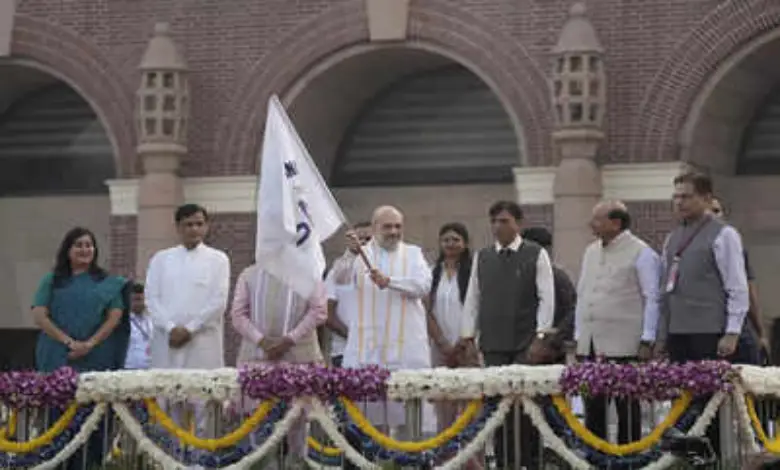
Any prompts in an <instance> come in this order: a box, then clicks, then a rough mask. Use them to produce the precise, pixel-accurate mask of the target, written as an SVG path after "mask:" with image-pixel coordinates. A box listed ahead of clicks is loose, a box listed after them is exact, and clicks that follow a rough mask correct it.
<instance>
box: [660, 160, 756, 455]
mask: <svg viewBox="0 0 780 470" xmlns="http://www.w3.org/2000/svg"><path fill="white" fill-rule="evenodd" d="M711 204H712V180H711V179H710V177H709V176H707V175H704V174H700V173H684V174H682V175H680V176H677V177H676V178H675V179H674V208H675V211H676V213H677V215H678V216H679V219H680V224H679V225H678V226H677V227H676V228H675V229H674V230H672V232H671V233H670V234H669V236H668V237H667V238H666V242H665V243H664V249H663V255H662V257H661V263H662V272H663V274H662V276H661V284H660V290H661V301H660V317H659V322H658V338H657V341H656V352H657V353H659V354H665V353H666V354H668V356H669V358H670V359H671V360H672V361H675V362H684V361H698V360H704V359H718V358H720V359H728V358H730V357H731V356H732V355H733V354H734V352H735V350H736V348H737V341H738V339H739V335H740V332H741V330H742V325H743V323H744V322H745V317H746V316H747V312H748V308H749V306H750V300H749V296H748V283H747V276H746V275H745V258H744V251H743V247H742V240H741V238H740V236H739V233H738V232H737V231H736V230H735V229H734V228H733V227H731V226H730V225H727V224H725V223H724V222H723V221H722V220H718V219H717V218H715V217H713V216H712V214H711V213H710V211H709V210H710V207H711ZM697 401H699V403H698V404H699V406H703V403H705V402H706V398H705V399H704V401H702V399H699V400H697ZM708 437H709V438H710V442H711V443H712V445H713V447H714V448H716V450H717V448H718V447H719V444H720V442H719V441H720V438H719V432H718V423H717V422H713V424H712V425H710V429H709V432H708Z"/></svg>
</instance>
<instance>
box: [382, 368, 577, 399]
mask: <svg viewBox="0 0 780 470" xmlns="http://www.w3.org/2000/svg"><path fill="white" fill-rule="evenodd" d="M564 369H565V366H562V365H554V366H524V365H511V366H501V367H489V368H485V369H483V368H458V369H450V368H445V367H441V368H436V369H414V370H399V371H395V372H393V373H392V374H391V375H390V379H389V380H388V381H387V396H388V398H390V399H392V400H411V399H413V398H426V399H457V400H474V399H480V398H482V397H485V396H490V397H492V396H518V395H524V396H537V395H551V394H556V393H560V385H559V379H560V377H561V374H562V373H563V370H564Z"/></svg>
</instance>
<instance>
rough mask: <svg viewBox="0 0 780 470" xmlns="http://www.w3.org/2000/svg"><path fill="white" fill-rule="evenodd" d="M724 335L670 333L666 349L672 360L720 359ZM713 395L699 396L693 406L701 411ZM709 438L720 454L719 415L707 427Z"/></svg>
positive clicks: (714, 448)
mask: <svg viewBox="0 0 780 470" xmlns="http://www.w3.org/2000/svg"><path fill="white" fill-rule="evenodd" d="M721 336H722V335H720V334H718V333H700V334H671V333H670V334H669V336H668V337H667V338H666V350H667V351H668V353H669V360H671V361H672V362H686V361H704V360H713V359H720V358H719V356H718V341H720V338H721ZM710 398H711V396H704V397H698V398H695V399H694V400H693V402H692V403H691V408H693V409H697V410H698V411H699V412H701V411H703V410H704V407H705V406H707V402H708V401H709V400H710ZM707 439H709V440H710V444H711V445H712V449H713V450H714V451H715V455H718V456H720V420H719V419H718V416H717V415H716V416H715V419H713V420H712V423H711V424H710V427H709V429H707Z"/></svg>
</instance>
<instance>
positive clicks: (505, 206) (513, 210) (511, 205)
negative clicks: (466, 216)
mask: <svg viewBox="0 0 780 470" xmlns="http://www.w3.org/2000/svg"><path fill="white" fill-rule="evenodd" d="M504 211H507V212H509V214H510V215H512V217H514V218H515V220H523V209H521V208H520V204H518V203H516V202H514V201H498V202H494V203H493V205H492V206H490V209H488V215H489V216H490V218H491V219H492V218H493V217H495V216H497V215H498V214H500V213H502V212H504Z"/></svg>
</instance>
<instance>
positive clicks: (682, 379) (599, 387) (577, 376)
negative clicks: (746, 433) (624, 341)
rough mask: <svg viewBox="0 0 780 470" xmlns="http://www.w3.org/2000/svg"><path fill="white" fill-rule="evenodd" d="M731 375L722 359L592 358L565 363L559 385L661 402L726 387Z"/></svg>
mask: <svg viewBox="0 0 780 470" xmlns="http://www.w3.org/2000/svg"><path fill="white" fill-rule="evenodd" d="M733 376H734V370H733V369H732V368H731V364H729V363H728V362H726V361H697V362H687V363H684V364H672V363H669V362H658V361H654V362H647V363H638V364H616V363H612V362H604V361H593V362H582V363H578V364H574V365H571V366H568V367H567V368H566V369H565V370H564V371H563V374H562V375H561V377H560V385H561V389H562V391H563V393H564V394H567V395H573V394H580V395H584V396H608V397H632V398H635V399H639V400H656V401H665V400H671V399H673V398H676V397H678V396H680V395H681V394H682V393H683V390H685V391H688V392H689V393H691V394H692V395H693V396H701V395H710V394H713V393H715V392H718V391H721V390H728V389H729V387H730V380H731V378H732V377H733Z"/></svg>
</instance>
